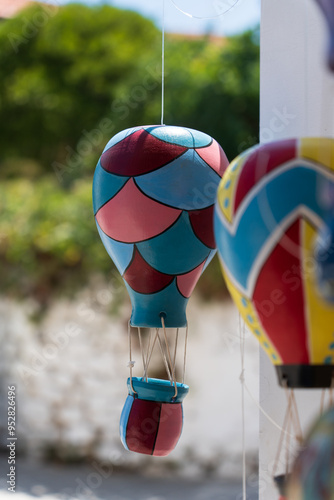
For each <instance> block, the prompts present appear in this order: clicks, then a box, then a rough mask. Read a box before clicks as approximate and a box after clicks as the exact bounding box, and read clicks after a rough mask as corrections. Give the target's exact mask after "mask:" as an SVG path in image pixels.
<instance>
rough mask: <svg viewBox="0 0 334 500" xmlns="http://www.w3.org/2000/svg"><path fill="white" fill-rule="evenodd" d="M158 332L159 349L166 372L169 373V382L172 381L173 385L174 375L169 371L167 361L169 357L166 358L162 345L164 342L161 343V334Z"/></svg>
mask: <svg viewBox="0 0 334 500" xmlns="http://www.w3.org/2000/svg"><path fill="white" fill-rule="evenodd" d="M157 332H158V342H159V347H160V351H161V354H162V358H163V360H164V364H165V368H166V372H167V375H168V378H169V381H170V385H173V379H172V374H171V372H170V369H169V365H168V360H167V357H166V353H165V351H164V349H163V345H162V342H161V338H160V334H159V330H158V329H157Z"/></svg>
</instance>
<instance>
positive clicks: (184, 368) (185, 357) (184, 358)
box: [182, 323, 188, 384]
mask: <svg viewBox="0 0 334 500" xmlns="http://www.w3.org/2000/svg"><path fill="white" fill-rule="evenodd" d="M187 344H188V323H187V326H186V335H185V338H184V354H183V371H182V384H184V380H185V376H186V361H187Z"/></svg>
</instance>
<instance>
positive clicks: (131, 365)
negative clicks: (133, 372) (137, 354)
mask: <svg viewBox="0 0 334 500" xmlns="http://www.w3.org/2000/svg"><path fill="white" fill-rule="evenodd" d="M126 366H127V367H128V368H133V367H134V366H135V361H132V360H130V361H129V362H128V364H127V365H126Z"/></svg>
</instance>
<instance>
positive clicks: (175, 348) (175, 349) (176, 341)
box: [173, 328, 179, 371]
mask: <svg viewBox="0 0 334 500" xmlns="http://www.w3.org/2000/svg"><path fill="white" fill-rule="evenodd" d="M178 340H179V329H178V328H177V329H176V334H175V345H174V359H173V367H174V371H175V369H176V352H177V344H178Z"/></svg>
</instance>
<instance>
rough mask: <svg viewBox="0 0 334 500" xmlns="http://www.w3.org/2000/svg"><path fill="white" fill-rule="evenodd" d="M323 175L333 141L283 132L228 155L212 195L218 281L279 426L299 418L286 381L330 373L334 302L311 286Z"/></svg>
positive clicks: (330, 170) (324, 382) (298, 383)
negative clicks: (248, 341)
mask: <svg viewBox="0 0 334 500" xmlns="http://www.w3.org/2000/svg"><path fill="white" fill-rule="evenodd" d="M324 181H326V182H328V183H330V184H331V185H332V186H334V140H332V139H324V138H323V139H317V138H307V139H288V140H283V141H278V142H273V143H268V144H264V145H259V146H255V147H254V148H251V149H249V150H247V151H245V152H244V153H242V154H241V155H240V156H239V157H237V158H236V159H235V160H234V161H233V162H232V163H231V164H230V166H229V167H228V169H227V170H226V173H225V174H224V176H223V179H222V181H221V184H220V186H219V191H218V199H217V202H216V209H215V223H214V224H215V236H216V243H217V247H218V252H219V256H220V260H221V264H222V270H223V274H224V277H225V280H226V283H227V286H228V288H229V291H230V293H231V295H232V297H233V299H234V302H235V304H236V305H237V307H238V309H239V311H240V314H241V315H242V317H243V319H244V320H245V322H246V324H247V325H248V327H249V329H250V331H251V332H253V334H254V335H255V336H256V338H257V339H258V340H259V342H260V344H261V346H262V347H263V349H264V350H265V352H266V353H267V355H268V356H269V358H270V360H271V361H272V363H273V364H274V365H275V367H276V371H277V375H278V381H279V384H280V385H281V386H282V387H285V388H286V392H287V394H288V408H287V413H286V420H285V424H284V425H285V429H284V431H286V427H287V426H288V425H292V423H293V422H294V423H296V422H297V423H298V415H297V412H296V408H297V407H296V402H295V399H294V394H293V390H294V389H296V388H306V389H312V388H329V387H331V385H332V381H333V374H334V335H333V324H334V307H333V303H331V302H329V301H327V300H326V299H325V298H324V296H323V295H322V294H321V293H319V288H318V284H317V275H316V272H315V270H316V261H315V258H314V254H313V250H314V241H315V238H316V236H317V235H318V233H319V231H321V230H323V228H324V227H325V220H326V217H327V210H326V207H324V205H323V203H322V201H321V197H320V196H319V186H321V184H322V183H323V182H324ZM296 426H297V428H295V429H294V435H295V436H296V437H297V438H298V440H299V439H300V437H301V431H300V429H299V426H298V425H297V424H296ZM279 479H281V480H282V478H279ZM283 479H284V478H283Z"/></svg>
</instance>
